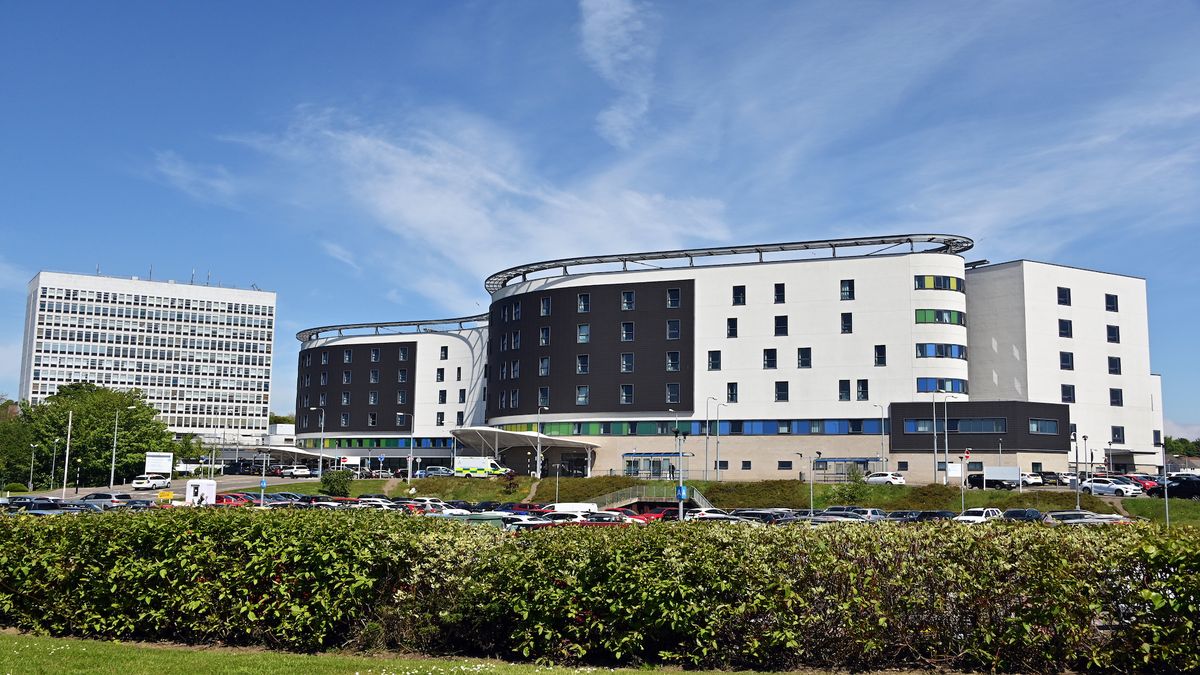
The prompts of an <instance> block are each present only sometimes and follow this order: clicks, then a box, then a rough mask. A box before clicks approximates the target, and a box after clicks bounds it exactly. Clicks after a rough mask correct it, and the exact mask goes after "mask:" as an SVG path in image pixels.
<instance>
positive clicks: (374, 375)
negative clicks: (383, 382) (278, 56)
mask: <svg viewBox="0 0 1200 675" xmlns="http://www.w3.org/2000/svg"><path fill="white" fill-rule="evenodd" d="M367 379H368V380H370V383H371V384H379V370H378V369H372V370H371V372H369V373H367Z"/></svg>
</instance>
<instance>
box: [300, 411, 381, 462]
mask: <svg viewBox="0 0 1200 675" xmlns="http://www.w3.org/2000/svg"><path fill="white" fill-rule="evenodd" d="M315 410H320V411H321V441H320V445H318V446H317V455H318V457H319V459H318V460H317V479H318V480H320V479H321V472H322V470H323V469H324V468H325V408H323V407H321V406H314V407H312V408H309V411H310V412H311V411H315ZM368 468H370V467H368Z"/></svg>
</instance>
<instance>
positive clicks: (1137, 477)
mask: <svg viewBox="0 0 1200 675" xmlns="http://www.w3.org/2000/svg"><path fill="white" fill-rule="evenodd" d="M1125 477H1126V478H1128V479H1129V480H1131V481H1133V482H1135V483H1137V484H1138V485H1140V486H1141V487H1142V490H1149V489H1150V488H1152V487H1158V481H1156V480H1154V479H1153V478H1151V477H1150V476H1149V474H1144V473H1127V474H1125Z"/></svg>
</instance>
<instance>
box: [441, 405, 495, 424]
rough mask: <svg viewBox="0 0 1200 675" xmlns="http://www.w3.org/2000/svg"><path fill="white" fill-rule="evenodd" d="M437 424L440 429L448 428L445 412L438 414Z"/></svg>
mask: <svg viewBox="0 0 1200 675" xmlns="http://www.w3.org/2000/svg"><path fill="white" fill-rule="evenodd" d="M514 407H515V404H514ZM435 424H436V425H437V426H439V427H444V426H446V413H444V412H439V413H438V414H437V422H435Z"/></svg>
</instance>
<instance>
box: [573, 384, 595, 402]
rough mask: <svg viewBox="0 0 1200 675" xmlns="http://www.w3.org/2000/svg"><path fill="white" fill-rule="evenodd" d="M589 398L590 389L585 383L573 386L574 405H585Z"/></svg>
mask: <svg viewBox="0 0 1200 675" xmlns="http://www.w3.org/2000/svg"><path fill="white" fill-rule="evenodd" d="M590 399H591V390H590V389H589V388H588V386H587V385H586V384H581V385H579V386H577V387H575V405H587V404H588V401H589V400H590Z"/></svg>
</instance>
